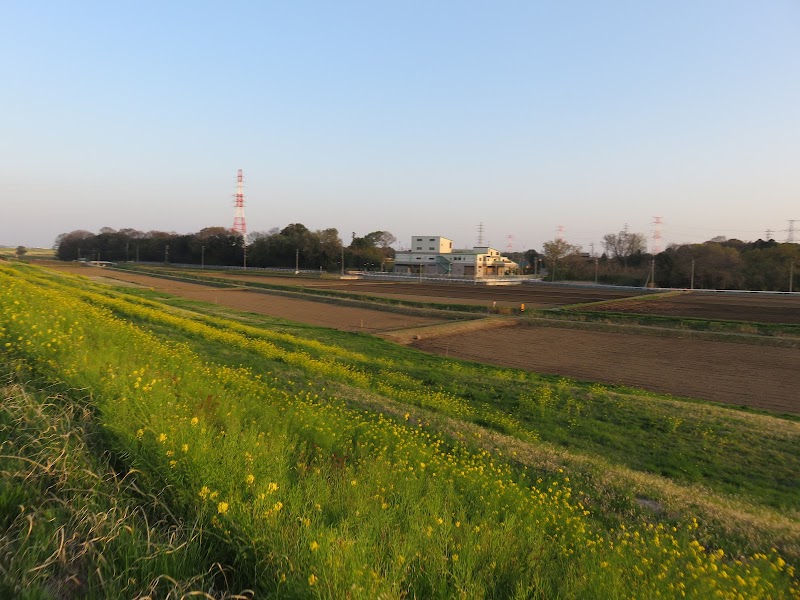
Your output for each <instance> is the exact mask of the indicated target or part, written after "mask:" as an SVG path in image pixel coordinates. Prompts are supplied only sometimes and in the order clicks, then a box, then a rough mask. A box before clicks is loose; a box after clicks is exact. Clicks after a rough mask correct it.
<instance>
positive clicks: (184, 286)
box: [50, 266, 442, 332]
mask: <svg viewBox="0 0 800 600" xmlns="http://www.w3.org/2000/svg"><path fill="white" fill-rule="evenodd" d="M50 268H55V269H57V270H59V271H67V272H72V273H77V274H78V275H84V276H89V277H93V278H98V279H102V280H108V279H115V280H119V281H124V282H127V283H134V284H138V285H141V286H143V287H148V288H152V289H154V290H157V291H159V292H164V293H167V294H174V295H176V296H181V297H183V298H189V299H192V300H200V301H202V302H210V303H212V304H221V305H223V306H229V307H231V308H235V309H238V310H245V311H249V312H254V313H259V314H264V315H270V316H273V317H280V318H282V319H289V320H291V321H297V322H299V323H307V324H309V325H320V326H322V327H331V328H333V329H339V330H341V331H363V332H377V331H386V330H392V329H402V328H406V327H416V326H419V325H430V324H433V323H440V322H442V321H441V320H439V319H433V318H427V317H417V316H409V315H401V314H395V313H390V312H385V311H380V310H370V309H366V308H358V307H353V308H351V307H347V306H337V305H333V304H324V303H321V302H313V301H310V300H303V299H299V298H298V299H295V298H285V297H283V296H276V295H273V294H263V293H259V292H250V291H246V290H237V289H230V288H214V287H209V286H207V285H202V284H198V283H186V282H182V281H172V280H170V279H162V278H160V277H149V276H147V275H139V274H136V273H126V272H124V271H114V270H110V269H96V268H92V267H80V266H75V267H73V266H66V267H61V266H56V267H50Z"/></svg>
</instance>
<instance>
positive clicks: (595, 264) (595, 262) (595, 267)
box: [594, 258, 599, 285]
mask: <svg viewBox="0 0 800 600" xmlns="http://www.w3.org/2000/svg"><path fill="white" fill-rule="evenodd" d="M598 262H599V261H598V260H597V258H595V259H594V283H595V285H596V284H597V264H598Z"/></svg>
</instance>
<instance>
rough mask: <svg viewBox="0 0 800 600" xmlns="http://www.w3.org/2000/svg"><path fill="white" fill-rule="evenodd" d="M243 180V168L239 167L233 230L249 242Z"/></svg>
mask: <svg viewBox="0 0 800 600" xmlns="http://www.w3.org/2000/svg"><path fill="white" fill-rule="evenodd" d="M243 182H244V177H243V176H242V170H241V169H239V176H238V177H237V178H236V202H235V203H234V206H235V207H236V212H235V213H234V217H233V231H234V233H239V234H241V236H242V237H243V238H244V240H245V243H247V224H246V223H245V220H244V192H243V191H242V185H243Z"/></svg>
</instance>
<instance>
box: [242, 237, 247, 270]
mask: <svg viewBox="0 0 800 600" xmlns="http://www.w3.org/2000/svg"><path fill="white" fill-rule="evenodd" d="M242 250H243V254H244V269H245V271H246V270H247V240H246V239H243V240H242Z"/></svg>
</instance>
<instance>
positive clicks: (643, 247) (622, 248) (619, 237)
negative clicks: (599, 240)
mask: <svg viewBox="0 0 800 600" xmlns="http://www.w3.org/2000/svg"><path fill="white" fill-rule="evenodd" d="M603 247H604V248H605V249H606V254H607V255H608V256H610V257H611V258H616V259H617V260H619V261H620V262H621V263H622V264H623V266H627V264H628V259H629V258H630V257H631V256H633V255H634V254H636V253H644V252H646V251H647V238H646V237H645V236H644V234H642V233H631V232H629V231H628V230H627V229H625V230H623V231H620V232H619V233H607V234H606V235H604V236H603Z"/></svg>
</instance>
